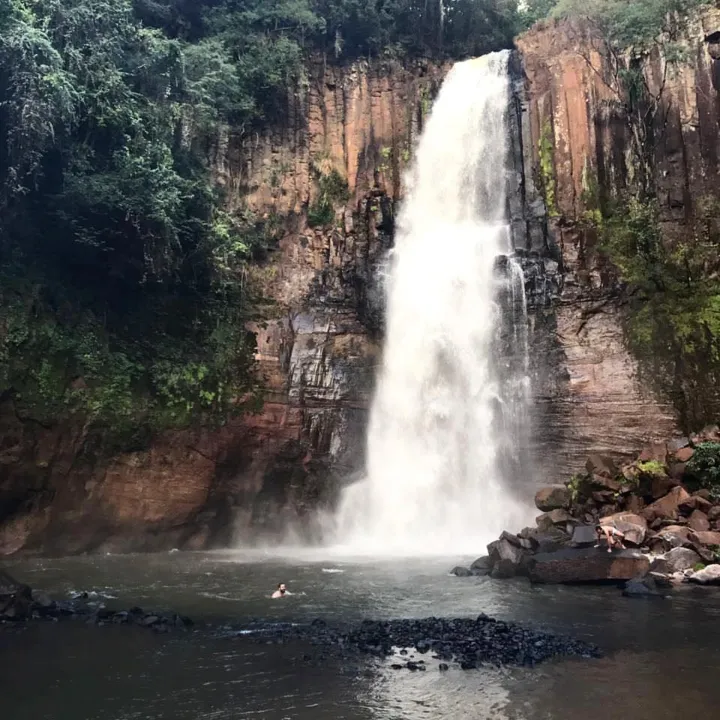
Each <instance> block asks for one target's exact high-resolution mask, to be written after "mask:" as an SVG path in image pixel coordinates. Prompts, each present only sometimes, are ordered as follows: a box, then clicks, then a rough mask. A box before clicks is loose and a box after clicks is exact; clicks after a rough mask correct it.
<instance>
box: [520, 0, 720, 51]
mask: <svg viewBox="0 0 720 720" xmlns="http://www.w3.org/2000/svg"><path fill="white" fill-rule="evenodd" d="M706 4H707V1H706V0H593V2H588V1H587V0H529V2H528V3H527V8H526V14H527V16H528V17H531V18H534V19H540V18H542V17H556V18H562V17H582V18H587V19H588V20H590V21H592V22H593V23H595V24H596V25H597V26H598V27H599V28H600V29H601V30H602V32H603V33H605V35H606V37H607V39H608V40H609V41H610V42H612V43H613V44H615V45H617V46H618V47H622V48H629V47H636V48H637V47H639V46H642V45H647V44H648V43H653V42H655V41H656V40H657V39H658V37H659V36H660V35H661V34H662V33H663V32H665V31H666V29H667V28H668V26H669V24H672V22H673V18H680V19H682V18H686V17H688V16H689V15H690V14H691V13H692V12H693V11H695V10H697V9H698V8H699V7H701V6H702V5H706Z"/></svg>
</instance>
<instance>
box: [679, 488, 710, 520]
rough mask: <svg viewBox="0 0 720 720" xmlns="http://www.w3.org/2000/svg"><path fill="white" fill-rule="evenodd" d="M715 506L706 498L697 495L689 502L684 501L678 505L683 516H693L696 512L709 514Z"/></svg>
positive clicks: (688, 500) (690, 498)
mask: <svg viewBox="0 0 720 720" xmlns="http://www.w3.org/2000/svg"><path fill="white" fill-rule="evenodd" d="M712 506H713V504H712V503H711V502H710V501H709V500H707V499H706V498H705V497H704V496H702V495H699V494H698V493H695V494H694V495H692V496H691V497H689V498H688V499H687V500H684V501H683V502H681V503H680V504H679V505H678V510H679V511H680V512H681V513H682V514H683V515H692V514H693V512H695V510H700V512H703V513H706V514H707V513H708V512H710V510H711V509H712Z"/></svg>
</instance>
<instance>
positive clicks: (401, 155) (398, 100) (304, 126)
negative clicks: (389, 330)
mask: <svg viewBox="0 0 720 720" xmlns="http://www.w3.org/2000/svg"><path fill="white" fill-rule="evenodd" d="M446 71H447V67H442V66H440V65H436V64H432V63H429V62H425V61H410V62H407V63H406V64H404V65H400V64H399V63H394V62H381V61H377V62H373V63H368V62H362V61H361V62H357V63H354V64H352V65H350V66H345V67H328V66H326V65H325V64H324V63H322V62H318V63H316V64H314V65H313V66H312V67H311V68H310V72H309V74H308V79H307V82H306V83H305V84H303V86H302V87H300V88H299V89H298V91H297V92H296V93H294V94H293V95H292V96H291V97H290V98H289V101H288V113H287V122H285V123H283V125H282V127H279V128H278V127H276V128H268V130H267V131H265V132H263V133H259V134H254V135H252V136H248V135H244V136H242V135H241V134H240V133H239V131H238V132H236V131H235V130H234V129H232V128H228V129H227V130H226V131H225V132H224V133H221V136H220V137H218V138H217V139H216V141H215V142H214V143H213V146H212V150H211V155H212V157H211V163H212V166H213V171H214V174H215V177H216V180H217V182H218V183H219V184H220V185H222V186H223V187H224V188H225V190H226V191H227V197H228V199H229V204H230V210H232V211H236V212H238V213H243V214H249V215H250V216H251V217H252V218H254V219H255V220H256V221H257V222H259V223H265V224H266V225H271V226H273V227H275V228H276V230H278V231H279V232H278V235H279V241H278V246H277V247H276V248H274V249H273V251H272V252H271V255H270V258H269V260H268V261H267V262H265V263H263V264H260V265H257V266H255V267H253V268H251V270H250V271H249V275H250V276H249V278H248V282H250V283H252V284H253V287H254V288H255V290H257V291H258V292H260V293H261V294H262V295H263V296H264V298H265V300H266V302H265V303H264V304H263V307H264V310H263V317H262V320H259V321H258V322H257V323H256V325H255V327H254V328H253V329H254V330H255V331H256V333H257V346H258V365H259V371H260V373H261V374H262V376H263V382H264V385H265V387H266V389H267V392H266V397H265V403H264V406H263V408H262V410H261V411H260V412H259V413H257V414H252V415H247V416H244V417H241V418H235V419H231V420H230V421H229V422H228V423H227V424H226V425H225V426H224V427H222V428H220V429H216V430H212V429H202V430H187V431H182V432H168V433H165V434H164V435H162V436H161V437H158V438H156V439H155V440H154V442H153V444H152V446H151V447H150V448H149V449H147V450H142V451H137V452H131V453H123V454H121V455H119V456H118V457H116V458H114V459H112V460H107V459H105V458H102V457H96V455H95V453H94V452H93V448H92V443H91V442H90V440H89V438H88V434H87V428H85V427H84V426H83V424H82V423H81V422H78V423H77V424H72V423H70V424H68V423H66V424H63V425H61V426H57V427H46V426H43V425H41V424H39V423H37V422H35V421H33V420H32V419H29V418H22V417H19V416H18V414H17V413H16V411H15V408H14V407H13V405H12V402H11V401H10V400H6V401H4V402H2V403H0V554H8V553H13V552H17V551H19V550H24V551H41V552H57V553H68V552H69V553H76V552H84V551H112V552H120V551H131V550H153V549H167V548H171V547H189V548H203V547H209V546H210V547H212V546H222V545H228V544H232V543H238V542H246V541H248V540H249V539H250V538H252V539H253V540H260V541H261V540H262V539H263V538H264V537H272V538H274V539H277V538H278V536H279V535H281V534H282V533H283V532H285V531H286V530H287V529H288V528H290V527H296V528H298V529H299V531H301V532H303V533H305V535H306V536H307V535H309V536H312V532H313V528H312V524H311V523H310V522H309V517H310V513H309V511H310V510H314V509H315V508H317V507H318V506H323V505H325V504H328V503H331V502H332V500H333V498H334V496H335V495H336V494H337V492H338V490H339V488H340V486H341V484H342V483H343V482H345V481H347V480H349V479H352V477H353V475H354V474H357V473H358V472H359V471H361V468H362V463H363V453H364V432H365V426H366V423H367V411H368V405H369V399H370V395H371V393H372V386H373V380H374V372H375V366H376V364H377V357H378V352H379V343H380V337H381V333H382V288H381V282H382V267H383V263H384V258H385V255H386V252H387V250H388V248H389V246H390V243H391V240H392V231H393V218H394V208H395V203H396V201H397V200H398V198H399V197H400V195H401V193H402V175H403V169H404V167H405V166H406V165H407V163H408V161H409V159H410V152H411V149H412V147H413V144H414V142H415V139H416V137H417V135H418V133H419V132H420V130H421V128H422V123H423V118H424V116H425V115H426V114H427V112H429V109H430V106H431V104H432V98H433V96H434V94H435V93H436V92H437V90H438V87H439V84H440V83H441V81H442V77H443V75H444V73H445V72H446ZM327 177H333V178H335V179H336V180H338V181H341V184H342V185H343V188H342V197H341V198H340V199H338V198H333V202H332V205H333V207H332V211H333V212H332V214H333V217H332V218H330V219H329V222H323V224H322V226H320V227H311V226H310V225H309V223H308V213H309V211H310V210H312V208H313V205H314V204H316V203H317V202H318V200H319V197H318V196H319V194H320V193H321V192H322V188H323V178H327Z"/></svg>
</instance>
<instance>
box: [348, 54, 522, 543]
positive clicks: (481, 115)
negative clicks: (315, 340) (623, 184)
mask: <svg viewBox="0 0 720 720" xmlns="http://www.w3.org/2000/svg"><path fill="white" fill-rule="evenodd" d="M508 58H509V54H508V53H495V54H492V55H489V56H486V57H484V58H480V59H477V60H471V61H467V62H462V63H458V64H457V65H455V67H454V68H453V69H452V71H451V72H450V74H449V75H448V77H447V79H446V81H445V83H444V85H443V87H442V90H441V92H440V94H439V97H438V99H437V101H436V103H435V106H434V108H433V111H432V114H431V116H430V118H429V120H428V123H427V126H426V128H425V131H424V133H423V135H422V137H421V139H420V143H419V147H418V150H417V156H416V162H415V166H414V168H413V170H412V172H411V174H410V177H409V179H408V181H409V182H408V185H409V188H408V194H407V199H406V201H405V203H404V205H403V208H402V211H401V214H400V218H399V223H398V229H397V235H396V247H395V250H394V251H393V254H392V257H391V266H390V279H389V283H388V307H387V339H386V343H385V349H384V357H383V367H382V370H381V373H380V377H379V379H378V387H377V391H376V395H375V398H374V401H373V406H372V410H371V418H370V427H369V431H368V448H367V451H368V458H367V479H366V480H364V481H363V482H360V483H358V484H356V485H353V486H351V487H350V488H348V489H347V490H346V491H345V493H344V496H343V499H342V503H341V507H340V509H339V513H338V516H337V540H338V542H339V544H340V545H341V546H343V547H344V548H345V549H346V550H348V551H351V552H359V553H372V554H377V553H383V554H388V553H389V554H413V555H416V554H429V553H432V554H440V553H451V552H453V553H454V552H459V553H465V552H468V553H477V554H479V553H481V552H482V551H483V550H484V546H485V544H487V542H489V541H491V540H493V539H495V538H497V536H498V534H499V533H500V532H501V531H502V530H503V529H506V528H512V527H521V526H522V525H521V523H523V522H525V521H527V520H528V519H529V517H531V516H532V513H531V512H530V509H529V508H528V507H526V506H524V505H521V504H519V503H518V502H517V501H516V500H515V499H514V496H513V495H512V493H511V490H510V485H511V484H512V482H513V481H517V480H519V479H521V478H519V477H516V476H517V475H518V474H519V473H521V472H522V470H523V467H522V466H523V462H522V457H521V456H522V453H523V451H524V449H525V447H526V437H525V435H526V427H527V413H528V379H527V373H528V347H527V313H526V304H525V292H524V280H523V275H522V270H521V268H520V266H519V265H518V264H517V263H516V262H515V261H514V260H513V259H512V258H511V257H509V253H510V252H511V247H510V232H509V228H508V225H507V223H506V166H507V157H508V125H507V113H508V108H509V99H510V91H509V75H508Z"/></svg>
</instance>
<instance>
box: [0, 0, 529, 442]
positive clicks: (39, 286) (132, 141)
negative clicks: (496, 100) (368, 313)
mask: <svg viewBox="0 0 720 720" xmlns="http://www.w3.org/2000/svg"><path fill="white" fill-rule="evenodd" d="M517 22H518V13H517V7H516V3H515V2H514V0H454V1H453V2H450V1H449V0H433V1H432V2H426V1H425V0H385V1H383V2H365V0H362V1H361V0H276V1H272V2H270V1H269V0H0V37H1V38H2V42H0V261H1V264H0V267H1V268H2V269H1V270H0V398H2V399H3V400H6V399H7V398H12V399H13V401H14V403H15V407H16V410H17V411H18V412H19V413H22V414H24V415H27V416H29V417H32V418H34V419H37V420H39V421H41V422H46V421H47V422H51V421H52V420H53V419H57V418H59V417H62V416H63V415H66V414H70V413H75V412H81V413H83V414H84V415H85V416H86V417H87V419H88V421H89V422H90V424H91V425H92V426H94V427H98V428H102V429H103V430H104V431H108V430H110V431H113V432H114V433H115V434H117V435H119V436H123V437H124V436H127V435H128V434H130V435H137V434H140V435H143V434H145V433H147V432H148V431H152V430H157V429H161V428H163V427H169V426H174V425H184V424H187V423H189V422H192V421H198V420H199V421H205V422H206V421H209V420H218V421H222V420H223V419H224V418H225V417H226V415H227V413H228V412H230V411H232V410H242V409H244V408H246V407H248V406H254V405H255V403H256V400H257V397H258V393H259V390H258V388H257V386H256V381H255V379H254V378H255V374H254V361H253V357H254V338H253V336H252V335H251V334H249V333H247V332H246V331H245V330H244V328H245V326H246V323H247V321H248V320H249V319H250V318H252V317H253V316H254V313H255V310H254V308H255V307H257V305H258V303H257V302H256V300H257V298H256V297H255V296H254V294H253V289H252V287H251V286H250V285H249V284H248V282H247V279H246V278H247V277H248V273H247V272H246V266H247V264H248V263H251V262H253V261H254V260H256V259H257V258H259V257H263V256H264V254H265V253H266V251H267V250H268V248H269V247H271V246H272V244H273V242H274V240H275V232H276V230H277V226H276V223H275V222H274V220H273V219H272V218H271V219H270V220H263V221H259V220H258V219H256V218H255V217H253V215H252V214H251V213H249V212H247V211H244V210H242V209H241V210H239V211H237V212H234V213H232V214H230V213H228V212H227V211H226V210H224V209H223V208H224V207H226V203H225V198H224V197H223V195H222V192H221V191H220V190H219V189H218V188H217V187H216V186H215V184H214V183H213V181H212V177H211V173H210V170H209V168H208V166H207V160H206V147H207V140H208V139H209V138H211V137H213V136H214V135H215V134H216V133H217V131H218V127H219V125H220V124H230V125H232V126H233V127H234V128H235V129H236V131H237V132H238V133H240V134H242V133H248V132H249V131H250V130H255V129H258V128H259V127H261V126H262V125H264V124H267V123H270V122H275V121H282V120H283V118H284V117H285V115H286V112H287V103H288V97H289V96H290V95H291V93H292V92H293V90H294V89H296V88H298V87H300V86H301V85H302V83H303V81H304V78H305V76H306V73H307V69H306V68H307V65H308V62H309V61H310V60H311V58H312V57H313V56H318V55H325V57H334V58H337V59H339V60H341V61H342V60H346V59H352V58H355V57H360V56H366V55H368V54H372V55H386V56H401V55H407V54H434V55H447V54H450V55H462V54H470V53H476V52H484V51H487V50H491V49H497V48H499V47H507V46H509V45H510V43H511V39H512V36H513V33H514V31H515V29H516V28H517ZM316 180H317V189H318V193H317V199H316V201H315V202H314V203H313V205H312V206H311V207H310V208H309V219H310V222H311V224H315V225H318V226H324V225H329V224H331V223H332V222H333V220H334V216H335V212H336V208H337V207H338V206H339V204H340V203H342V202H345V201H346V199H347V185H346V182H345V180H344V178H342V177H341V176H340V174H339V173H337V171H335V170H333V169H328V168H322V169H321V171H319V172H318V174H317V177H316ZM278 182H279V179H278Z"/></svg>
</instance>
